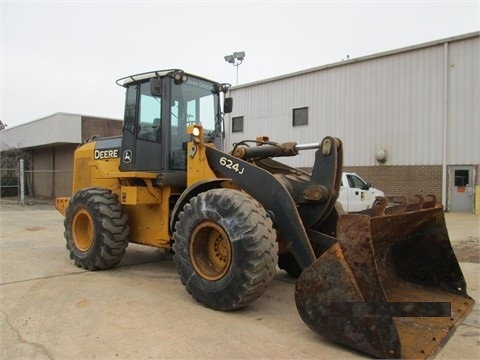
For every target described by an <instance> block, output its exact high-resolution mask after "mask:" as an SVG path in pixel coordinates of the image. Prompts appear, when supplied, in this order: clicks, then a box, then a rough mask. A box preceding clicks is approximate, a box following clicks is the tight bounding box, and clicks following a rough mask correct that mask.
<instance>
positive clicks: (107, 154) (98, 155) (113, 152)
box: [94, 148, 119, 160]
mask: <svg viewBox="0 0 480 360" xmlns="http://www.w3.org/2000/svg"><path fill="white" fill-rule="evenodd" d="M118 152H119V149H118V148H115V149H102V150H98V149H95V152H94V159H95V160H99V159H114V158H118V157H119V156H118Z"/></svg>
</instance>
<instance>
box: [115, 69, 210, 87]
mask: <svg viewBox="0 0 480 360" xmlns="http://www.w3.org/2000/svg"><path fill="white" fill-rule="evenodd" d="M177 71H179V72H183V73H184V74H185V75H187V76H194V77H196V78H200V79H203V80H206V81H210V82H212V83H216V81H213V80H210V79H206V78H203V77H200V76H197V75H194V74H190V73H186V72H184V71H183V70H180V69H168V70H156V71H149V72H144V73H140V74H135V75H130V76H125V77H123V78H120V79H118V80H117V81H116V83H117V84H118V85H120V86H123V87H126V86H127V85H128V84H131V83H136V82H139V81H142V80H145V79H151V78H160V77H165V76H167V75H168V74H170V73H173V72H177Z"/></svg>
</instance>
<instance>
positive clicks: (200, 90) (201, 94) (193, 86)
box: [170, 76, 221, 170]
mask: <svg viewBox="0 0 480 360" xmlns="http://www.w3.org/2000/svg"><path fill="white" fill-rule="evenodd" d="M216 86H217V84H216V83H213V82H210V81H207V80H203V79H198V78H195V77H192V76H190V77H189V79H188V81H186V82H183V83H182V84H178V85H177V84H175V83H174V81H173V80H172V81H171V101H170V115H171V116H170V121H171V123H170V126H171V128H170V134H171V144H170V167H171V169H178V170H181V169H185V167H186V157H185V153H186V150H185V149H186V142H187V141H188V136H187V126H188V125H192V124H201V125H202V126H203V129H204V134H205V136H206V138H207V139H206V141H213V138H215V137H219V136H221V126H220V118H221V116H220V107H219V100H218V99H219V96H218V93H217V91H216ZM216 120H217V125H216V124H215V122H216Z"/></svg>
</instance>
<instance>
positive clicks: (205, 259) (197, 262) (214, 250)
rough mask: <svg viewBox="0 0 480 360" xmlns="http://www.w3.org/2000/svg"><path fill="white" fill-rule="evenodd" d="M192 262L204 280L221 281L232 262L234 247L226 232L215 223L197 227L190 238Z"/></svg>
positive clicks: (202, 224)
mask: <svg viewBox="0 0 480 360" xmlns="http://www.w3.org/2000/svg"><path fill="white" fill-rule="evenodd" d="M189 253H190V262H191V263H192V264H193V267H194V269H195V271H196V272H197V273H198V274H199V275H200V276H201V277H203V278H204V279H207V280H219V279H221V278H222V277H223V276H224V275H225V274H226V272H227V271H228V269H229V267H230V264H231V262H232V247H231V244H230V240H229V239H228V236H227V233H226V232H225V230H224V229H223V228H222V227H221V226H219V225H218V224H217V223H215V222H213V221H204V222H202V223H200V224H199V225H197V226H196V227H195V229H194V230H193V232H192V235H191V236H190V242H189Z"/></svg>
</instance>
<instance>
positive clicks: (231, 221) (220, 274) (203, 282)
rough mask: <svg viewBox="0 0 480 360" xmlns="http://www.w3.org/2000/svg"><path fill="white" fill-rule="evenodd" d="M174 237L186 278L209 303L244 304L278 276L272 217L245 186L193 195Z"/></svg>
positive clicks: (189, 286)
mask: <svg viewBox="0 0 480 360" xmlns="http://www.w3.org/2000/svg"><path fill="white" fill-rule="evenodd" d="M173 237H174V244H173V250H174V251H175V256H174V259H175V262H176V264H177V271H178V273H179V275H180V278H181V281H182V283H183V284H184V285H185V287H186V289H187V291H188V292H189V293H190V294H191V295H192V296H193V298H194V299H196V300H197V301H199V302H200V303H202V304H203V305H205V306H207V307H209V308H212V309H216V310H232V309H235V308H240V307H243V306H245V305H247V304H249V303H251V302H253V301H255V300H256V299H258V298H259V297H260V296H261V295H263V293H264V292H265V290H266V289H267V287H268V285H270V283H271V282H272V280H273V277H274V276H275V273H276V263H277V251H278V246H277V243H276V241H275V239H276V235H275V231H274V230H273V227H272V221H271V220H270V219H269V218H268V217H267V215H266V212H265V210H264V209H263V207H261V205H259V204H258V203H257V202H256V201H255V200H254V199H253V198H252V197H250V196H249V195H247V194H245V193H242V192H240V191H236V190H231V189H212V190H209V191H207V192H203V193H200V194H199V195H198V196H195V197H193V198H192V199H191V200H190V202H189V203H187V204H186V205H185V206H184V208H183V211H182V212H181V213H180V214H179V218H178V221H177V223H176V224H175V233H174V235H173Z"/></svg>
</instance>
